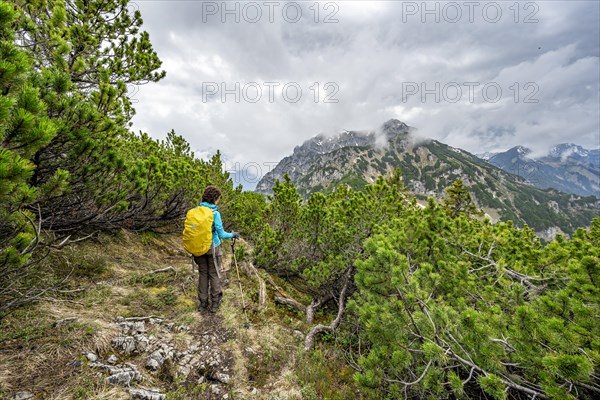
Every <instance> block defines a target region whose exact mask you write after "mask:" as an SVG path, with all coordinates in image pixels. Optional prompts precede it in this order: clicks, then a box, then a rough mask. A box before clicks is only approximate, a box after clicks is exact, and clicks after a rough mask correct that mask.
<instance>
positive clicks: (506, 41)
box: [131, 0, 600, 188]
mask: <svg viewBox="0 0 600 400" xmlns="http://www.w3.org/2000/svg"><path fill="white" fill-rule="evenodd" d="M599 4H600V3H599V2H598V1H564V2H562V1H535V2H531V1H530V2H519V3H516V5H515V2H514V1H506V2H504V1H496V2H480V1H457V2H427V3H423V2H422V1H415V2H412V1H337V2H327V1H323V2H316V1H312V0H311V1H296V2H282V1H256V2H252V1H250V2H236V1H230V2H222V1H205V2H202V1H172V0H163V1H146V0H136V1H135V3H133V4H132V7H134V8H138V9H139V10H140V11H141V13H142V17H143V19H144V25H143V28H144V29H145V30H146V31H148V32H149V34H150V39H151V41H152V43H153V46H154V48H155V50H156V51H157V52H158V55H159V57H160V58H161V59H162V60H163V68H164V69H165V70H166V71H167V77H166V78H165V79H163V80H162V81H160V82H159V83H154V84H148V85H145V86H142V87H140V88H139V91H138V90H137V89H133V88H132V90H131V92H132V94H133V97H134V99H135V100H137V103H136V105H135V106H136V109H137V115H136V116H135V118H134V129H135V130H136V131H138V130H142V131H146V132H148V133H149V134H151V135H152V136H153V137H156V138H163V137H164V136H165V135H166V132H168V131H169V130H171V129H175V131H176V132H177V133H179V134H181V135H183V136H184V137H185V138H186V139H187V140H188V141H189V142H190V143H191V146H192V148H193V149H194V150H195V151H197V154H198V155H199V156H201V157H203V158H204V157H206V156H208V155H211V154H213V153H214V152H215V151H216V150H217V149H219V150H221V152H222V153H223V155H224V158H225V161H226V166H227V169H229V170H232V171H234V170H238V171H241V170H243V172H244V175H246V178H247V179H246V181H247V182H245V187H248V188H252V187H253V186H254V184H255V183H256V182H252V181H253V179H252V177H251V175H252V174H253V173H256V172H259V173H263V174H264V173H266V172H267V171H268V169H269V168H272V165H274V163H277V162H278V161H279V160H280V159H281V158H283V157H285V156H287V155H289V154H291V153H292V151H293V149H294V146H296V145H299V144H301V143H302V142H304V141H305V140H307V139H309V138H310V137H312V136H314V135H316V134H319V133H325V134H333V133H335V132H339V131H341V130H343V129H348V130H371V129H375V128H377V127H379V126H380V125H381V124H382V123H384V122H385V121H387V120H388V119H390V118H397V119H399V120H401V121H403V122H405V123H407V124H408V125H410V126H414V127H416V128H417V129H418V130H419V135H420V136H423V137H430V138H434V139H438V140H440V141H442V142H444V143H447V144H449V145H451V146H455V147H459V148H463V149H465V150H467V151H470V152H472V153H482V152H485V151H499V150H506V149H508V148H510V147H513V146H516V145H524V146H527V147H530V148H532V149H533V150H534V152H535V153H536V154H541V153H543V152H545V151H547V150H548V148H549V147H551V146H552V145H555V144H558V143H562V142H574V143H577V144H580V145H583V146H585V147H587V148H598V147H600V132H599V130H600V111H599V110H600V101H599V96H600V7H599ZM236 97H237V98H236ZM244 167H245V168H244ZM236 183H238V182H236Z"/></svg>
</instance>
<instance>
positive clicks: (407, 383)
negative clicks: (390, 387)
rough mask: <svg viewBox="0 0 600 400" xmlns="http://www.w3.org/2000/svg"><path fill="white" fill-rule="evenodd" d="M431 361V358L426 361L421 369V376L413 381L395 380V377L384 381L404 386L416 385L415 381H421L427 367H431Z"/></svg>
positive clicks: (427, 369)
mask: <svg viewBox="0 0 600 400" xmlns="http://www.w3.org/2000/svg"><path fill="white" fill-rule="evenodd" d="M431 363H432V360H429V362H428V363H427V366H426V367H425V370H424V371H423V373H422V374H421V376H420V377H419V378H417V380H416V381H414V382H404V381H399V380H396V379H386V382H390V383H400V384H402V385H404V386H405V387H408V386H413V385H416V384H417V383H419V382H421V381H422V380H423V378H424V377H425V375H426V374H427V371H429V367H431Z"/></svg>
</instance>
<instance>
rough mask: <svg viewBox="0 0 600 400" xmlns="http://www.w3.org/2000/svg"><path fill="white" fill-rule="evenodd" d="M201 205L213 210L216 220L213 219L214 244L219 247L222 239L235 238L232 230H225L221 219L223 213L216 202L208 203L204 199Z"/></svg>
mask: <svg viewBox="0 0 600 400" xmlns="http://www.w3.org/2000/svg"><path fill="white" fill-rule="evenodd" d="M200 206H204V207H208V208H210V209H211V210H213V215H214V220H213V246H214V247H217V246H219V245H220V244H221V239H231V238H233V234H232V233H230V232H225V229H223V220H221V213H220V212H219V207H217V206H216V205H215V204H212V203H207V202H205V201H203V202H202V203H200Z"/></svg>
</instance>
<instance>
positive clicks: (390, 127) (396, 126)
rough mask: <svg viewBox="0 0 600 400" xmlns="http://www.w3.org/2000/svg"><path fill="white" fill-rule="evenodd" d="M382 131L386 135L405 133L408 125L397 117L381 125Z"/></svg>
mask: <svg viewBox="0 0 600 400" xmlns="http://www.w3.org/2000/svg"><path fill="white" fill-rule="evenodd" d="M381 129H382V130H383V132H385V133H386V134H387V135H388V136H390V135H399V134H406V133H408V131H409V129H410V128H409V126H408V125H406V124H405V123H404V122H402V121H399V120H397V119H390V120H389V121H387V122H386V123H384V124H383V125H382V126H381Z"/></svg>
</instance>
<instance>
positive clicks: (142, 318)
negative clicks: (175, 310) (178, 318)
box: [117, 315, 163, 322]
mask: <svg viewBox="0 0 600 400" xmlns="http://www.w3.org/2000/svg"><path fill="white" fill-rule="evenodd" d="M151 319H160V320H162V319H163V318H162V317H159V316H157V315H148V316H145V317H129V318H123V317H117V322H122V321H133V322H136V321H149V320H151Z"/></svg>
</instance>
